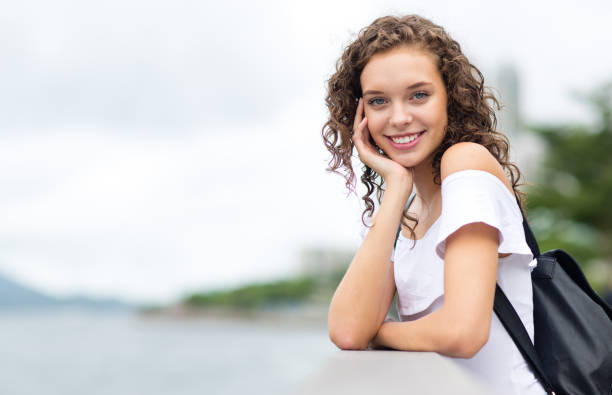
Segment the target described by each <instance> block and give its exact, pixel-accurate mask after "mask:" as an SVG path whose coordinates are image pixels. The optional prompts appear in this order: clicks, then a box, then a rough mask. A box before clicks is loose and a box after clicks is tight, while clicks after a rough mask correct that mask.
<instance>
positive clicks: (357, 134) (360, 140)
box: [353, 118, 368, 148]
mask: <svg viewBox="0 0 612 395" xmlns="http://www.w3.org/2000/svg"><path fill="white" fill-rule="evenodd" d="M367 122H368V119H367V118H364V119H362V120H361V122H360V123H359V124H358V125H357V127H356V128H355V130H354V131H353V144H355V145H359V147H358V148H361V146H362V145H363V144H364V143H367V140H365V139H364V135H363V132H364V128H365V127H366V124H367Z"/></svg>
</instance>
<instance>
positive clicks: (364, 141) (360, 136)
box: [353, 98, 412, 185]
mask: <svg viewBox="0 0 612 395" xmlns="http://www.w3.org/2000/svg"><path fill="white" fill-rule="evenodd" d="M353 144H354V145H355V148H356V149H357V153H358V154H359V159H360V160H361V161H362V162H363V163H364V164H365V165H367V166H368V167H370V168H372V169H373V170H374V171H375V172H376V173H378V174H380V176H381V177H382V178H383V179H384V180H385V182H386V183H387V184H389V183H391V182H396V180H397V181H400V180H402V181H403V182H408V183H409V185H412V170H411V169H407V168H405V167H404V166H402V165H401V164H399V163H397V162H395V161H393V160H392V159H389V158H388V157H386V156H384V155H382V154H381V153H379V152H378V150H377V149H376V148H375V147H374V146H373V145H372V143H370V131H369V130H368V118H366V117H365V114H364V104H363V98H360V99H359V104H358V105H357V113H356V114H355V121H354V123H353Z"/></svg>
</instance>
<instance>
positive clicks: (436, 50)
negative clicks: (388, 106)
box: [321, 15, 524, 238]
mask: <svg viewBox="0 0 612 395" xmlns="http://www.w3.org/2000/svg"><path fill="white" fill-rule="evenodd" d="M401 45H409V46H411V47H415V48H418V49H421V50H426V51H428V52H430V53H431V54H433V55H434V56H435V57H436V58H437V62H438V65H437V66H438V70H439V71H440V74H441V76H442V79H443V81H444V85H445V87H446V92H447V114H448V124H447V127H446V136H445V138H444V141H443V142H442V143H441V144H440V146H439V147H438V149H437V150H436V152H435V153H434V158H433V173H432V175H433V177H434V182H435V183H436V184H438V185H440V182H441V181H440V161H441V159H442V155H443V154H444V152H445V151H446V150H447V149H448V148H449V147H450V146H452V145H453V144H456V143H459V142H463V141H471V142H475V143H478V144H481V145H483V146H484V147H486V148H487V149H488V150H489V152H491V154H492V155H493V156H495V158H496V159H497V160H498V162H499V163H500V164H501V165H502V167H503V168H504V170H505V172H506V173H507V174H508V176H509V177H510V179H511V183H512V187H513V190H514V194H515V197H516V199H517V202H518V204H519V207H520V208H521V210H523V198H524V194H523V193H522V192H521V191H519V190H518V186H519V185H522V184H519V179H520V177H521V173H520V171H519V169H518V167H517V166H516V165H515V164H513V163H511V162H509V155H508V150H509V143H508V139H507V138H506V136H505V135H503V134H502V133H500V132H498V131H496V130H495V129H496V126H497V117H496V115H495V110H496V109H497V110H499V109H500V105H499V102H498V101H497V99H496V98H495V96H494V95H493V94H492V93H491V92H490V91H489V89H488V88H486V87H485V86H484V78H483V76H482V73H481V72H480V71H479V70H478V69H477V68H476V67H475V66H474V65H472V64H471V63H470V62H469V60H468V59H467V58H466V56H465V55H464V54H463V53H462V52H461V47H460V46H459V44H458V43H457V42H456V41H455V40H453V39H452V38H451V37H450V36H449V35H448V33H447V32H446V31H445V30H444V29H443V28H442V27H440V26H438V25H436V24H434V23H432V22H431V21H429V20H428V19H425V18H423V17H420V16H418V15H407V16H403V17H395V16H385V17H381V18H378V19H376V20H375V21H374V22H373V23H372V24H371V25H369V26H367V27H365V28H364V29H362V30H361V31H360V32H359V34H358V36H357V39H356V40H355V41H353V42H352V43H350V44H349V45H348V46H347V47H346V49H345V50H344V53H343V54H342V56H341V58H340V59H339V60H338V61H337V63H336V72H335V73H334V74H333V75H332V76H331V78H330V79H329V81H328V91H327V97H326V98H325V103H326V105H327V108H328V110H329V119H328V120H327V122H325V124H324V125H323V128H322V130H321V134H322V137H323V141H324V143H325V146H326V148H327V150H328V151H329V152H330V153H331V154H332V158H331V159H330V161H329V163H328V168H327V170H328V171H331V172H335V173H339V174H341V175H342V176H343V177H344V178H345V181H346V182H345V184H346V187H347V188H348V189H349V191H351V192H354V191H355V189H354V184H355V172H354V171H353V167H352V163H351V157H352V154H353V141H352V139H351V137H352V127H353V120H354V118H355V113H356V110H357V104H358V100H359V98H360V97H361V96H362V90H361V83H360V76H361V72H362V71H363V69H364V67H365V65H366V64H367V63H368V61H369V60H370V59H371V58H372V56H373V55H375V54H377V53H380V52H383V51H388V50H391V49H393V48H396V47H398V46H401ZM339 169H340V171H339ZM361 181H362V183H363V184H364V185H365V186H366V193H365V195H364V196H363V197H362V199H363V200H364V202H365V210H364V211H363V214H362V221H363V222H364V224H365V220H364V219H365V216H366V215H372V214H373V212H374V201H373V200H372V198H371V196H372V194H373V193H374V192H376V198H377V200H378V202H379V203H380V201H381V198H382V195H383V193H384V180H383V179H382V177H380V176H379V175H378V174H377V173H376V172H375V171H374V170H373V169H372V168H370V167H368V166H365V165H364V167H363V174H362V175H361ZM406 220H412V221H415V222H416V223H418V221H417V219H416V218H414V217H411V216H410V215H408V213H407V212H406V211H405V212H404V216H403V221H402V222H404V223H405V224H406V226H408V227H409V229H410V232H411V235H412V237H413V238H415V234H414V228H411V227H410V226H409V225H408V223H407V221H406ZM415 226H416V225H415Z"/></svg>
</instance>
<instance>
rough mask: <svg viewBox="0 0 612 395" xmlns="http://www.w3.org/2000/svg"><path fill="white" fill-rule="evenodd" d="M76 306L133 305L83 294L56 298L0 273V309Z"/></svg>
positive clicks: (111, 307)
mask: <svg viewBox="0 0 612 395" xmlns="http://www.w3.org/2000/svg"><path fill="white" fill-rule="evenodd" d="M58 308H78V309H86V310H90V309H92V310H130V309H132V308H133V306H130V305H128V304H126V303H123V302H120V301H117V300H112V299H92V298H88V297H85V296H75V297H68V298H56V297H53V296H49V295H46V294H44V293H42V292H38V291H36V290H34V289H31V288H28V287H26V286H24V285H22V284H19V283H17V282H15V281H13V280H10V279H8V278H6V277H4V276H2V275H0V310H8V309H10V310H22V309H28V310H32V309H36V310H46V309H58Z"/></svg>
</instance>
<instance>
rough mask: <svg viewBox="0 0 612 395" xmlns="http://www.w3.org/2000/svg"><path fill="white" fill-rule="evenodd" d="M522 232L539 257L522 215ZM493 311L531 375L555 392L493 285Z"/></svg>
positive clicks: (519, 324)
mask: <svg viewBox="0 0 612 395" xmlns="http://www.w3.org/2000/svg"><path fill="white" fill-rule="evenodd" d="M523 230H524V231H525V239H526V241H527V245H529V249H530V250H531V253H532V254H533V257H534V258H536V259H537V258H539V257H540V247H539V246H538V241H537V240H536V238H535V236H534V235H533V232H532V231H531V228H530V227H529V224H528V223H527V219H526V218H525V215H524V214H523ZM493 310H494V311H495V314H497V318H499V321H500V322H501V323H502V325H503V326H504V328H505V329H506V331H507V332H508V334H509V335H510V337H511V338H512V341H514V344H516V347H517V348H518V350H519V351H520V353H521V354H522V355H523V358H525V360H526V361H527V363H528V364H529V366H530V367H531V369H532V370H533V373H534V374H535V375H536V377H537V379H538V381H539V382H540V383H541V384H542V386H543V387H544V390H545V391H546V392H547V393H549V394H554V393H555V392H554V391H553V389H552V386H551V385H550V382H549V381H548V379H547V378H546V374H545V373H544V367H543V365H542V362H541V361H540V358H539V357H538V354H537V353H536V350H535V347H534V346H533V343H531V339H530V338H529V334H528V333H527V330H526V329H525V326H524V325H523V322H522V321H521V319H520V317H519V315H518V313H517V312H516V310H514V307H512V303H510V301H509V300H508V297H507V296H506V294H505V293H504V291H503V290H502V289H501V287H500V286H499V284H495V299H494V301H493Z"/></svg>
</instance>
